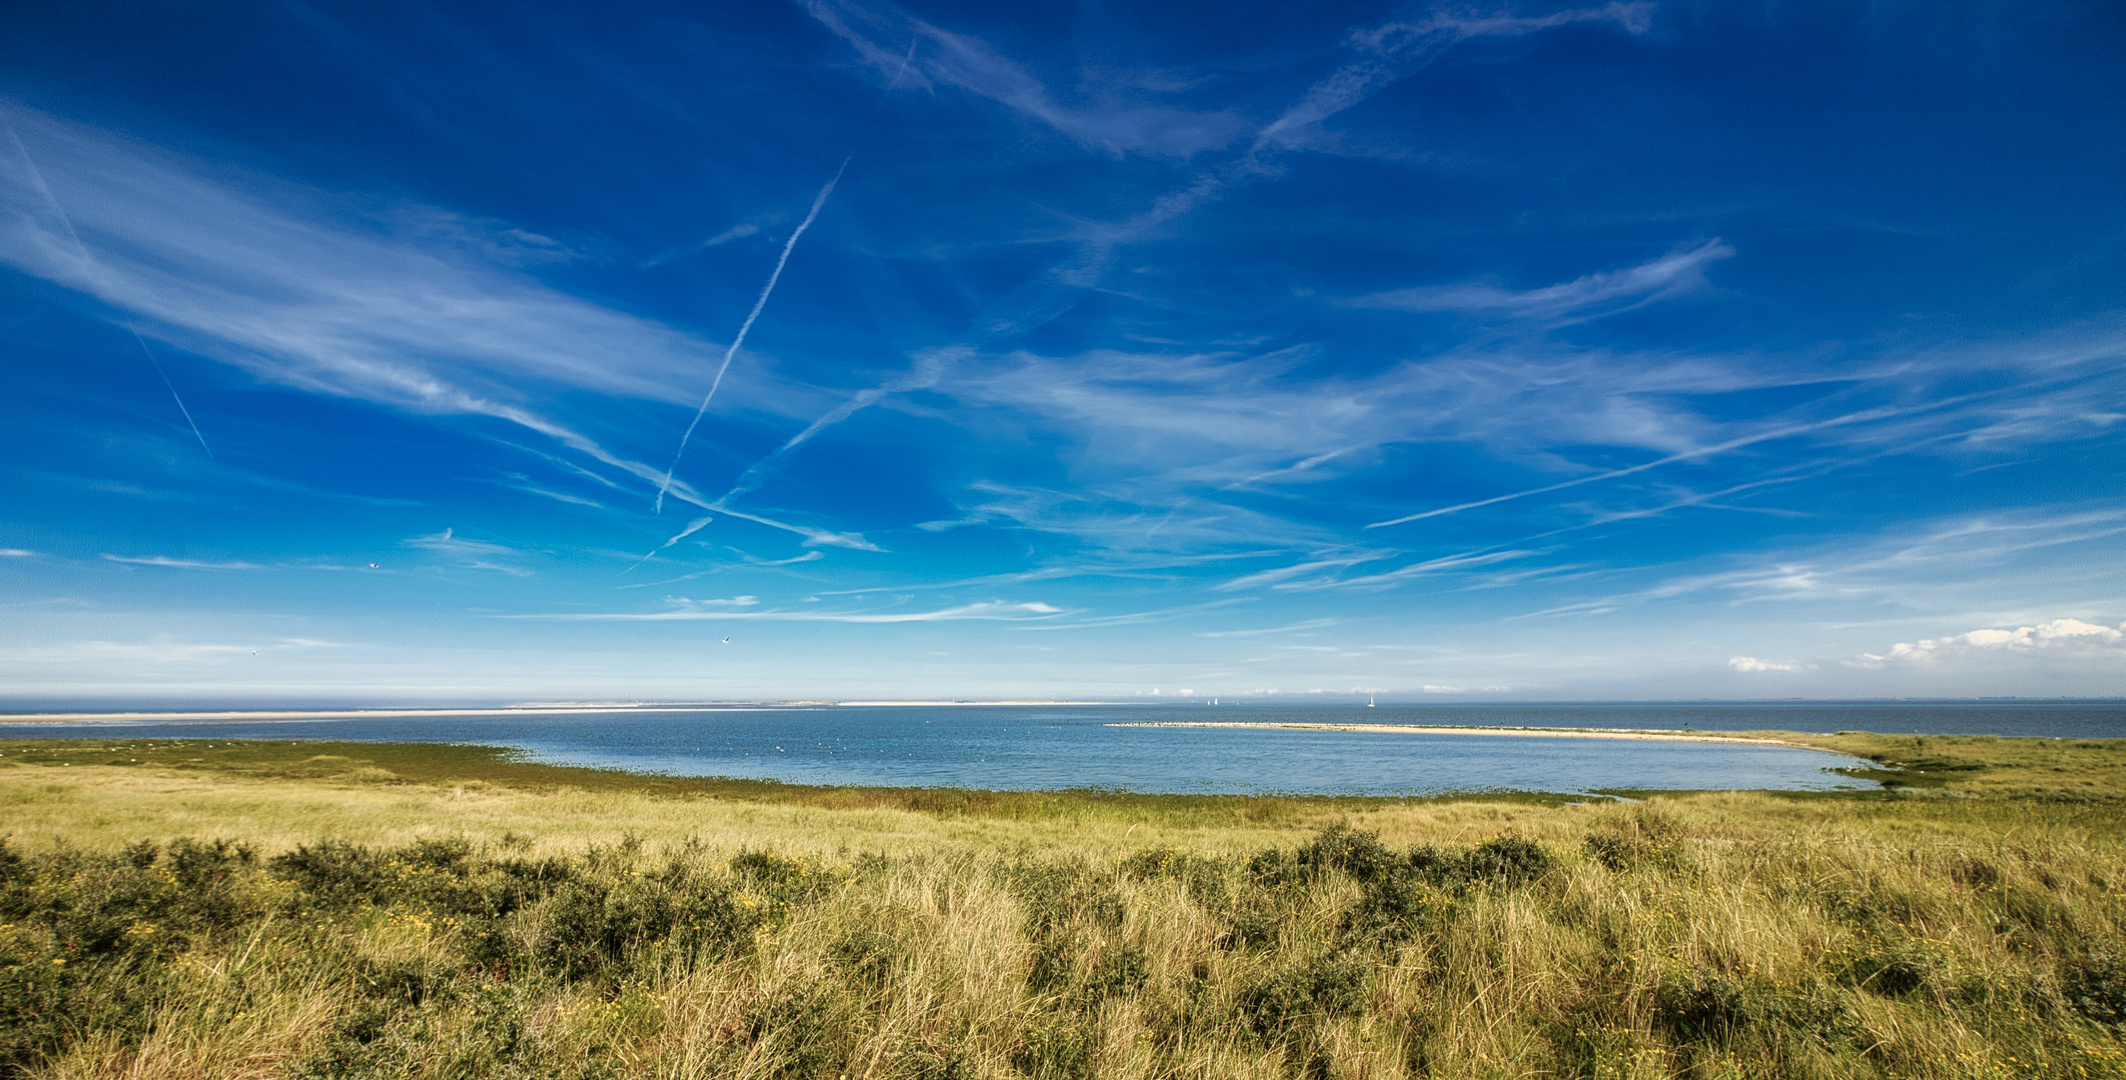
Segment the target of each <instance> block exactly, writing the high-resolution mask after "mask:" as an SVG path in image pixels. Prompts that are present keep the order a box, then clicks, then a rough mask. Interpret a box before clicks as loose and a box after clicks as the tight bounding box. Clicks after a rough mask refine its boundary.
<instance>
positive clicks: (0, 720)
mask: <svg viewBox="0 0 2126 1080" xmlns="http://www.w3.org/2000/svg"><path fill="white" fill-rule="evenodd" d="M1107 704H1112V703H1111V702H1105V701H714V702H710V701H704V702H668V701H660V702H627V701H581V702H577V701H552V702H548V701H541V702H535V703H531V704H524V705H496V706H494V707H492V708H486V709H469V708H458V709H241V710H215V711H192V710H185V709H171V710H168V711H164V712H101V713H90V712H63V713H61V712H51V713H0V725H6V724H139V723H179V722H185V721H194V722H197V721H209V720H226V721H230V722H234V723H244V722H265V721H274V720H368V719H380V718H381V719H389V718H395V717H437V716H496V715H503V714H525V715H535V716H565V715H569V714H576V713H616V712H627V713H672V712H754V711H759V710H764V709H805V708H813V709H816V708H821V707H826V706H850V705H856V706H880V705H899V706H915V705H921V706H929V707H944V706H959V707H962V708H966V707H972V706H980V705H1017V706H1027V705H1107Z"/></svg>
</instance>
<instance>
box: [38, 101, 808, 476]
mask: <svg viewBox="0 0 2126 1080" xmlns="http://www.w3.org/2000/svg"><path fill="white" fill-rule="evenodd" d="M7 137H8V139H9V140H11V141H12V142H14V144H15V152H16V153H18V154H21V155H22V163H23V164H24V165H27V166H29V170H30V179H31V180H32V181H34V182H35V183H36V185H37V193H38V194H40V195H43V196H44V202H45V205H47V206H49V207H51V208H52V213H54V214H57V215H59V224H61V225H64V226H66V235H67V237H68V238H69V239H71V240H73V241H74V247H75V248H77V249H79V250H80V252H81V257H82V258H83V259H84V260H87V262H88V263H89V265H91V266H95V265H96V256H95V254H94V253H93V252H91V251H89V246H88V245H87V244H84V243H82V242H81V234H80V233H78V232H75V231H74V219H73V218H70V217H68V216H67V213H66V208H65V207H63V206H60V205H59V199H58V197H57V196H55V195H53V194H52V189H51V188H50V187H49V186H48V185H46V184H45V182H44V173H43V171H41V170H39V169H38V168H37V159H35V158H33V157H31V156H30V148H29V147H27V146H24V145H22V136H21V135H19V134H17V133H16V131H15V125H13V124H9V125H8V126H7ZM843 164H845V165H846V164H847V163H846V162H844V163H843ZM836 175H840V174H836ZM124 322H125V328H126V330H128V331H130V332H131V333H132V335H133V340H134V341H136V342H139V343H140V353H141V355H143V356H145V357H147V358H148V366H149V367H152V368H154V369H155V374H156V376H157V377H159V378H161V379H162V385H163V388H164V389H166V390H168V391H169V392H170V400H171V401H174V402H176V403H177V411H178V413H179V414H180V415H182V416H183V417H184V418H185V424H186V425H187V426H188V427H190V428H191V429H192V437H193V438H195V439H198V440H199V448H200V449H201V450H205V451H206V452H207V457H208V458H209V459H212V458H213V457H214V448H213V447H211V446H208V445H207V437H206V436H205V435H203V434H201V433H200V430H199V421H197V420H194V419H192V410H190V409H187V408H185V399H184V398H182V397H179V396H178V393H177V384H176V383H173V382H171V381H170V375H169V373H168V372H166V371H164V370H163V369H162V363H161V362H160V361H158V360H156V359H155V353H154V352H153V351H151V350H149V348H148V341H147V339H146V338H144V337H141V336H140V330H139V329H138V328H136V327H135V326H134V325H133V323H132V321H131V320H125V321H124Z"/></svg>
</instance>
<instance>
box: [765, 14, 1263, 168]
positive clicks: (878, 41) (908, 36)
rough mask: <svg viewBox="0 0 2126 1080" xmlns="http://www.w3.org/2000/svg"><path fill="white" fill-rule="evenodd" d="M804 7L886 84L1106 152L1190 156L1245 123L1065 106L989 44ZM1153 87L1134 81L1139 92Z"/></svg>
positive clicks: (895, 17) (1160, 109) (911, 20)
mask: <svg viewBox="0 0 2126 1080" xmlns="http://www.w3.org/2000/svg"><path fill="white" fill-rule="evenodd" d="M804 8H805V10H806V11H807V12H808V13H810V14H811V16H812V17H813V18H814V19H817V20H819V23H820V25H821V26H824V27H826V28H827V29H828V30H829V31H831V32H832V33H833V34H834V35H835V36H837V37H839V38H841V39H842V40H843V41H845V42H848V43H849V45H850V47H851V48H853V49H855V50H856V53H857V56H858V57H859V58H860V59H862V60H863V61H864V63H866V64H867V65H869V66H870V67H871V68H872V69H873V70H874V71H876V72H877V73H878V74H880V75H882V76H885V77H886V78H887V79H888V80H889V85H896V84H897V85H902V86H909V87H914V88H928V87H933V86H947V87H952V88H954V89H958V90H964V91H967V92H969V93H972V94H975V95H977V96H979V97H984V98H987V99H989V100H991V101H994V102H997V103H998V104H1000V105H1003V106H1005V107H1006V108H1008V109H1011V110H1012V111H1013V112H1016V113H1018V114H1020V115H1021V116H1025V117H1027V118H1029V119H1032V120H1035V121H1038V122H1040V123H1042V124H1045V125H1047V126H1048V127H1050V128H1053V129H1055V130H1056V131H1058V132H1061V133H1062V134H1064V135H1067V136H1069V137H1070V138H1072V139H1074V140H1076V141H1078V142H1080V143H1083V144H1084V145H1086V146H1088V147H1091V148H1094V149H1098V150H1103V151H1106V152H1109V153H1115V154H1121V153H1149V154H1160V155H1170V156H1174V157H1189V156H1191V155H1194V154H1198V153H1201V152H1203V151H1205V150H1213V149H1217V148H1219V147H1222V146H1226V145H1229V144H1231V143H1232V142H1233V140H1235V139H1237V138H1239V137H1240V135H1241V134H1242V133H1243V132H1244V131H1246V130H1247V128H1248V126H1249V125H1248V122H1247V121H1246V120H1245V119H1244V118H1242V117H1240V116H1238V115H1237V114H1233V113H1228V112H1200V111H1195V110H1190V109H1181V108H1175V107H1172V106H1168V105H1159V104H1152V103H1149V102H1147V101H1142V100H1139V101H1127V102H1120V103H1116V102H1111V101H1098V102H1086V103H1080V104H1066V103H1064V102H1062V101H1059V100H1058V99H1057V96H1056V94H1055V93H1054V92H1053V91H1051V90H1050V89H1049V88H1048V86H1047V85H1046V84H1044V83H1043V82H1042V81H1041V80H1040V79H1039V78H1037V77H1035V75H1034V74H1033V73H1032V72H1030V71H1028V70H1027V69H1026V67H1025V66H1024V65H1022V64H1020V63H1019V62H1017V61H1015V60H1013V59H1011V58H1010V57H1008V56H1005V55H1004V54H1003V53H1001V52H999V51H997V50H996V49H995V48H993V47H992V46H990V45H989V44H988V43H987V42H985V41H983V40H981V39H980V38H977V37H973V36H970V35H966V34H956V33H952V32H951V31H948V30H944V29H941V28H939V27H937V26H934V25H932V24H930V23H928V22H925V21H923V20H921V19H918V18H916V17H914V16H913V15H910V14H909V13H907V12H906V11H903V10H902V9H901V8H899V7H897V6H895V5H893V4H891V3H888V2H885V0H873V2H870V3H863V4H858V3H853V2H850V0H804ZM904 42H905V43H909V44H907V45H904V44H903V43H904ZM1157 85H1160V84H1156V83H1154V84H1150V86H1157ZM1150 86H1148V85H1147V84H1146V83H1145V82H1143V81H1142V80H1137V81H1135V88H1136V89H1139V90H1147V91H1148V90H1149V89H1150Z"/></svg>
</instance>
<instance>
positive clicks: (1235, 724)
mask: <svg viewBox="0 0 2126 1080" xmlns="http://www.w3.org/2000/svg"><path fill="white" fill-rule="evenodd" d="M1106 726H1107V727H1150V728H1240V729H1246V730H1259V731H1348V732H1353V733H1359V734H1368V735H1506V736H1515V737H1521V738H1537V739H1629V740H1633V741H1637V742H1700V743H1750V744H1754V745H1757V746H1802V744H1800V743H1793V742H1787V741H1785V740H1783V739H1762V738H1754V737H1745V736H1737V735H1709V734H1699V733H1697V732H1675V731H1655V730H1652V729H1649V728H1537V727H1428V726H1426V725H1422V724H1329V723H1324V724H1310V723H1304V722H1277V723H1268V722H1249V721H1237V720H1234V721H1221V720H1156V721H1134V722H1125V723H1114V724H1108V725H1106ZM1802 748H1803V749H1811V748H1810V747H1805V746H1804V747H1802Z"/></svg>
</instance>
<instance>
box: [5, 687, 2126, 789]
mask: <svg viewBox="0 0 2126 1080" xmlns="http://www.w3.org/2000/svg"><path fill="white" fill-rule="evenodd" d="M1147 721H1151V722H1157V721H1240V722H1258V723H1292V722H1299V723H1319V722H1331V723H1368V724H1424V725H1473V726H1488V727H1558V728H1575V727H1578V728H1658V729H1666V730H1683V729H1691V730H1698V731H1747V730H1755V729H1764V728H1780V729H1785V730H1790V731H1815V732H1831V731H1847V730H1864V731H1879V732H1923V733H1929V734H1993V735H2042V736H2051V737H2074V738H2118V737H2126V702H2062V703H2033V702H2003V703H1995V702H1977V703H1922V702H1909V703H1907V702H1894V703H1881V702H1869V703H1855V704H1838V703H1829V704H1827V703H1821V702H1812V703H1807V704H1802V703H1793V704H1787V703H1752V704H1740V705H1738V704H1706V705H1693V704H1673V703H1659V704H1599V705H1437V706H1432V705H1382V706H1380V707H1378V708H1367V707H1365V706H1363V705H1307V706H1291V705H1262V704H1246V705H1231V706H1226V705H1220V706H1209V705H1089V706H1066V705H1049V706H818V707H768V708H703V709H699V710H688V711H683V712H655V713H651V712H640V711H618V712H585V713H569V714H542V715H527V714H524V713H492V714H479V715H464V716H446V717H411V718H393V717H361V718H348V719H304V720H277V721H243V722H230V721H185V720H182V719H179V718H176V717H173V718H172V719H171V720H168V721H163V720H157V721H153V722H144V723H129V724H123V725H107V724H99V725H96V726H95V727H93V728H85V727H83V726H80V725H56V724H4V723H0V738H49V737H55V736H74V735H83V734H89V733H91V732H93V733H94V734H96V735H98V736H108V737H114V738H127V739H153V738H253V739H257V738H272V739H348V740H356V741H368V742H461V743H485V744H491V745H500V746H511V747H517V748H520V749H522V750H525V751H528V752H529V753H531V754H532V755H533V756H534V757H535V758H536V759H538V760H541V761H548V762H553V763H556V764H571V765H598V766H607V767H616V768H623V769H632V770H638V771H645V772H663V773H673V774H679V775H689V776H732V777H750V778H759V779H773V780H783V781H788V782H791V783H799V784H863V785H885V786H896V787H900V786H919V787H964V788H997V789H1018V790H1030V789H1053V788H1074V787H1102V788H1119V789H1125V790H1130V791H1144V792H1183V793H1187V792H1196V793H1210V792H1241V793H1251V792H1252V793H1266V792H1292V793H1297V792H1309V793H1322V794H1417V793H1436V792H1443V791H1469V790H1483V789H1499V788H1514V789H1521V790H1536V791H1562V792H1572V791H1588V790H1594V789H1600V788H1648V789H1651V788H1668V789H1676V788H1786V789H1823V788H1835V787H1848V786H1859V785H1856V783H1855V782H1854V781H1851V780H1848V779H1847V778H1845V777H1842V776H1839V775H1837V774H1835V773H1832V772H1828V771H1826V770H1828V769H1831V768H1835V767H1841V766H1850V765H1856V764H1862V763H1859V762H1856V761H1854V760H1853V759H1850V758H1846V757H1842V756H1839V755H1835V754H1826V753H1820V752H1817V751H1812V750H1797V749H1788V748H1785V747H1755V746H1719V745H1709V744H1694V743H1663V742H1631V741H1621V740H1597V739H1573V738H1526V737H1515V736H1505V735H1496V736H1494V735H1448V734H1374V733H1361V732H1320V731H1280V730H1244V729H1221V728H1145V727H1122V726H1116V725H1118V724H1130V723H1141V722H1147Z"/></svg>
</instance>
